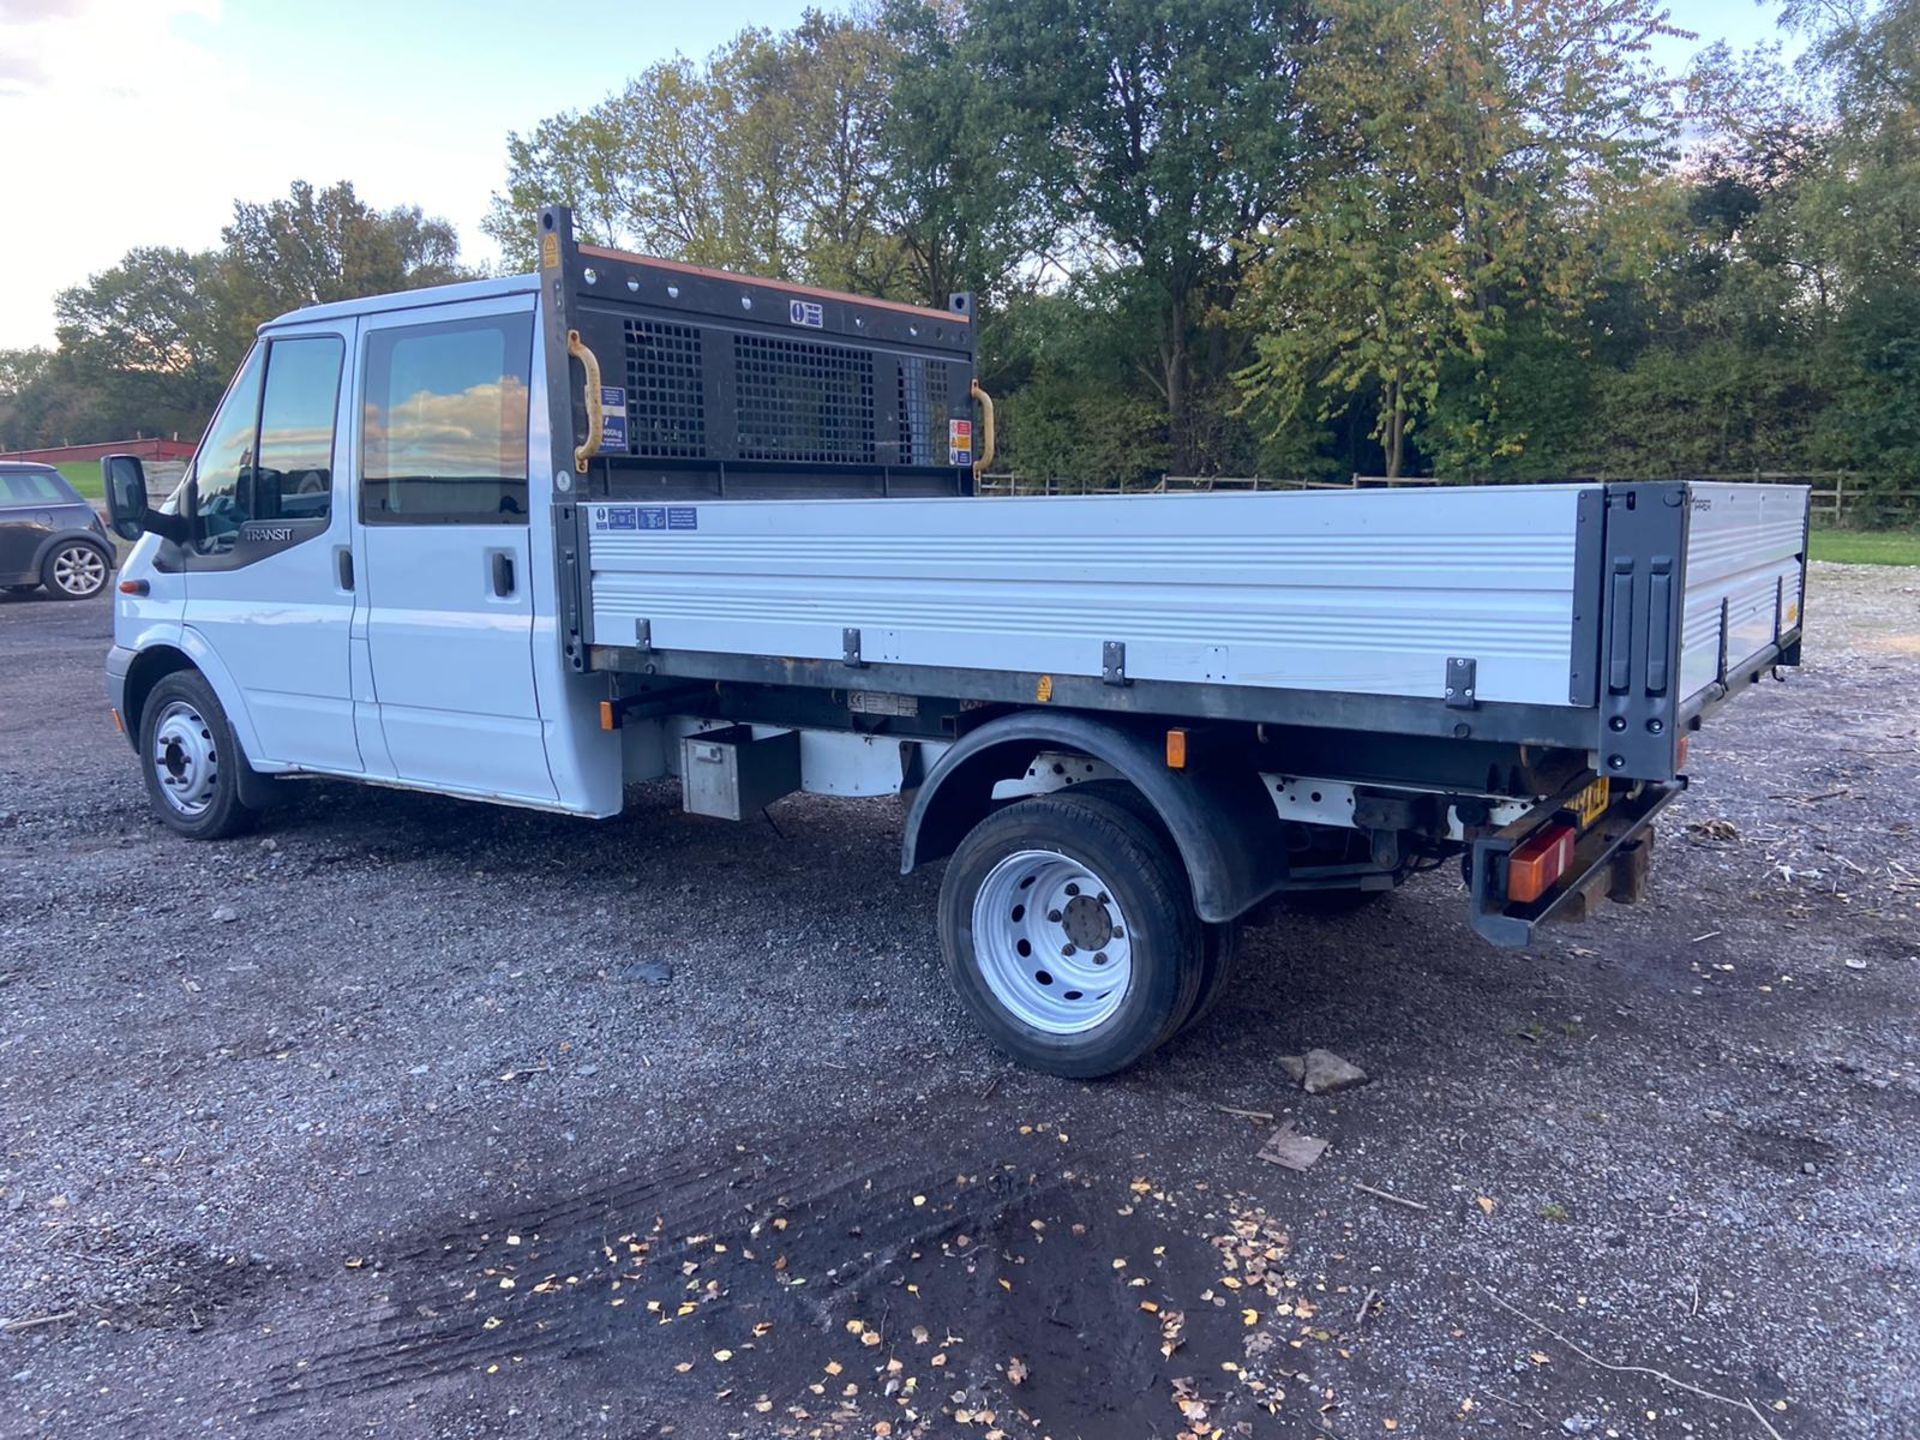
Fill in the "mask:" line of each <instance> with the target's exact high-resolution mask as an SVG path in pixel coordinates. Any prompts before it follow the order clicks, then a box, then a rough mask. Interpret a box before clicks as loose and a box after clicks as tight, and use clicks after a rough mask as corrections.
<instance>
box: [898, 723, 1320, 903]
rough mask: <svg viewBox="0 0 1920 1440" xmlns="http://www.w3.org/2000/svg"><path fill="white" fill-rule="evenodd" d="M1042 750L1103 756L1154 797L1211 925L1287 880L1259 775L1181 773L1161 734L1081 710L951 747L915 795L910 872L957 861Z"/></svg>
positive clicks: (972, 736)
mask: <svg viewBox="0 0 1920 1440" xmlns="http://www.w3.org/2000/svg"><path fill="white" fill-rule="evenodd" d="M1042 750H1071V751H1075V752H1078V753H1081V754H1084V755H1087V756H1089V757H1090V758H1092V759H1095V760H1098V761H1100V762H1101V763H1102V764H1104V765H1106V766H1108V767H1110V768H1111V769H1112V770H1113V771H1114V772H1115V773H1117V774H1118V775H1119V777H1120V778H1121V779H1123V780H1125V781H1126V782H1127V783H1128V784H1130V785H1132V786H1133V787H1134V788H1135V789H1136V790H1138V791H1139V792H1140V794H1141V795H1143V796H1144V797H1145V798H1146V800H1147V802H1148V803H1149V804H1151V805H1152V807H1153V810H1154V813H1155V814H1156V815H1158V816H1159V818H1160V821H1161V823H1162V824H1163V825H1165V826H1166V828H1167V832H1168V833H1169V834H1170V835H1171V836H1172V837H1173V842H1174V846H1175V848H1176V849H1177V850H1178V852H1179V854H1180V860H1181V863H1182V864H1183V865H1184V866H1185V868H1186V872H1187V880H1188V883H1189V885H1190V887H1191V889H1192V893H1193V905H1194V909H1195V911H1196V912H1198V914H1199V916H1200V918H1201V919H1202V920H1205V921H1208V922H1210V923H1214V922H1220V921H1226V920H1233V919H1237V918H1238V917H1239V916H1241V915H1243V914H1245V913H1246V912H1247V911H1248V910H1249V909H1251V908H1252V907H1253V906H1255V905H1257V904H1258V903H1259V902H1260V901H1262V900H1264V899H1266V898H1267V897H1268V896H1269V895H1271V894H1273V893H1274V892H1275V891H1277V890H1279V889H1280V888H1281V886H1282V885H1283V884H1284V883H1285V880H1286V873H1287V871H1286V847H1285V844H1284V842H1283V837H1282V833H1281V829H1280V821H1279V817H1278V816H1277V815H1276V814H1275V812H1274V809H1273V806H1272V804H1271V803H1269V802H1268V800H1267V798H1266V794H1265V792H1264V790H1263V788H1262V786H1261V783H1260V777H1259V776H1258V775H1257V774H1256V773H1254V772H1252V771H1251V770H1248V771H1244V772H1236V771H1227V770H1221V771H1208V770H1204V769H1196V770H1174V769H1171V768H1169V767H1168V765H1167V763H1166V757H1165V753H1164V750H1163V748H1162V744H1161V741H1160V738H1159V735H1158V732H1157V731H1153V732H1149V731H1145V730H1142V729H1138V728H1134V727H1130V726H1124V725H1120V724H1115V723H1113V722H1111V721H1107V720H1101V719H1096V718H1094V717H1092V716H1088V715H1080V714H1076V713H1074V712H1072V711H1021V712H1018V713H1016V714H1012V715H1003V716H1001V717H999V718H998V719H995V720H990V721H988V722H987V723H986V724H984V725H982V726H980V727H979V728H978V729H976V730H973V731H971V732H969V733H968V734H967V735H965V736H964V737H962V738H961V739H960V740H959V741H957V742H956V743H955V744H954V745H953V746H951V747H950V748H949V749H948V750H947V752H946V753H945V754H944V755H942V756H941V757H940V761H939V763H938V764H936V765H935V766H934V768H933V771H932V772H931V773H930V774H929V775H928V776H927V779H926V782H925V783H924V784H923V785H921V787H920V789H919V792H918V793H917V794H916V795H915V796H914V801H913V806H912V809H911V810H910V811H909V812H908V814H907V823H906V834H905V836H904V838H903V840H902V842H901V853H900V872H901V874H903V875H904V874H908V873H911V872H912V871H913V870H914V869H916V868H917V867H918V866H921V865H924V864H927V863H929V862H931V861H935V860H941V859H944V858H946V857H947V856H949V855H951V854H952V853H953V851H954V849H955V847H956V846H958V845H959V843H960V841H961V839H962V838H963V837H964V836H965V835H966V833H967V832H968V831H969V830H971V829H972V828H973V827H974V826H975V825H977V824H979V822H980V821H981V820H983V819H984V818H986V816H987V815H988V814H990V813H991V812H992V810H993V809H994V806H995V803H996V802H995V801H994V799H993V789H994V786H995V784H996V783H998V782H999V781H1001V780H1005V779H1009V778H1012V777H1015V776H1018V775H1021V774H1023V773H1024V772H1025V770H1026V767H1027V765H1028V764H1029V763H1030V762H1031V761H1032V759H1033V757H1034V756H1035V755H1036V754H1038V753H1039V752H1040V751H1042Z"/></svg>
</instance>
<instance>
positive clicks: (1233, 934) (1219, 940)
mask: <svg viewBox="0 0 1920 1440" xmlns="http://www.w3.org/2000/svg"><path fill="white" fill-rule="evenodd" d="M1203 929H1204V932H1205V934H1204V944H1203V947H1202V955H1201V964H1200V993H1199V994H1198V995H1196V996H1195V997H1194V1000H1193V1013H1192V1014H1191V1015H1189V1016H1187V1018H1186V1020H1185V1021H1183V1022H1182V1023H1181V1026H1180V1028H1181V1030H1182V1031H1186V1030H1191V1029H1192V1028H1193V1027H1194V1026H1196V1025H1198V1024H1199V1023H1200V1022H1201V1021H1202V1020H1205V1019H1206V1018H1207V1017H1208V1016H1209V1015H1211V1014H1212V1013H1213V1012H1214V1010H1215V1009H1217V1008H1218V1007H1219V1004H1220V997H1221V996H1222V995H1225V994H1226V993H1227V987H1228V986H1230V985H1231V984H1232V983H1233V977H1234V975H1235V974H1236V973H1237V972H1238V971H1239V969H1240V922H1239V921H1238V920H1229V921H1227V922H1226V923H1225V924H1220V925H1205V926H1203Z"/></svg>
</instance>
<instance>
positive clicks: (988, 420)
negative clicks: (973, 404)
mask: <svg viewBox="0 0 1920 1440" xmlns="http://www.w3.org/2000/svg"><path fill="white" fill-rule="evenodd" d="M973 398H974V399H975V400H977V401H978V402H979V404H980V458H979V459H978V460H976V461H974V462H973V478H974V479H975V480H978V479H979V478H980V477H981V476H982V475H984V474H986V473H987V467H988V466H989V465H991V464H992V463H993V396H991V395H989V394H988V393H987V392H986V391H985V390H983V389H981V388H980V382H979V381H978V380H976V381H974V382H973Z"/></svg>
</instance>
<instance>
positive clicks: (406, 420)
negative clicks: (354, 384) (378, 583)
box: [360, 313, 533, 525]
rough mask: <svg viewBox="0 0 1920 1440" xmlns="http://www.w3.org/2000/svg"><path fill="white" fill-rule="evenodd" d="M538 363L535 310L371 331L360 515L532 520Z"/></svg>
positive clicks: (401, 519)
mask: <svg viewBox="0 0 1920 1440" xmlns="http://www.w3.org/2000/svg"><path fill="white" fill-rule="evenodd" d="M532 367H533V316H532V315H531V314H529V313H521V314H517V315H494V316H487V317H486V318H484V319H479V320H443V321H438V322H436V323H433V324H429V325H408V326H403V327H396V328H394V329H387V330H376V331H374V332H373V333H372V334H371V335H370V336H368V338H367V360H366V366H365V373H366V382H365V383H366V390H365V393H364V396H363V398H362V406H363V415H364V420H363V423H362V427H361V429H362V435H363V437H364V438H363V440H362V445H361V455H360V496H361V502H360V503H361V519H363V520H364V521H365V522H366V523H367V524H369V525H524V524H526V523H527V403H528V390H529V386H530V381H531V375H532Z"/></svg>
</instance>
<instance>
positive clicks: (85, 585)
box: [53, 545, 107, 595]
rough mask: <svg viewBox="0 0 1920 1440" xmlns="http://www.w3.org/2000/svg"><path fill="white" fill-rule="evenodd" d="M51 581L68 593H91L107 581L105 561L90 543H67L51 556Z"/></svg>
mask: <svg viewBox="0 0 1920 1440" xmlns="http://www.w3.org/2000/svg"><path fill="white" fill-rule="evenodd" d="M53 582H54V584H56V585H58V586H59V587H60V588H61V589H62V590H64V591H66V592H67V593H68V594H69V595H91V594H93V593H94V592H95V591H96V590H98V589H99V588H100V587H101V586H102V585H104V584H106V583H107V562H106V561H105V560H103V559H101V558H100V552H99V551H98V550H95V549H94V548H93V547H92V546H91V545H69V546H68V547H67V548H66V549H64V550H62V551H60V552H59V553H58V554H57V555H55V556H54V557H53Z"/></svg>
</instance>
